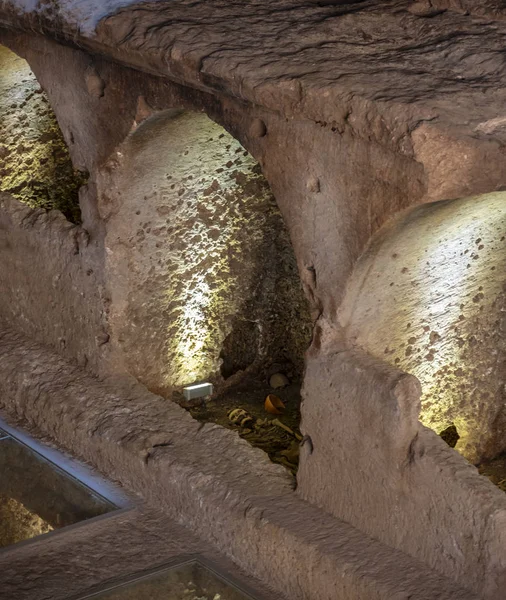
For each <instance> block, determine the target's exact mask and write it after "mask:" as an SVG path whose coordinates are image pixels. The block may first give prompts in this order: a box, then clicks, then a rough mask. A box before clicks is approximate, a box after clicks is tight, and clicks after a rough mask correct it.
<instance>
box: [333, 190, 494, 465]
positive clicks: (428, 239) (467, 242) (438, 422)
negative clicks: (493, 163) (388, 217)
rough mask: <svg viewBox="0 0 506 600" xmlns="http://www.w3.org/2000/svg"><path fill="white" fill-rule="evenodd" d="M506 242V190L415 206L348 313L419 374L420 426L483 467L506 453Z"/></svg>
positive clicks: (377, 252)
mask: <svg viewBox="0 0 506 600" xmlns="http://www.w3.org/2000/svg"><path fill="white" fill-rule="evenodd" d="M505 239H506V194H505V193H503V192H496V193H492V194H487V195H483V196H476V197H472V198H466V199H462V200H451V201H441V202H435V203H431V204H426V205H423V206H420V207H418V208H416V209H414V210H409V211H407V212H405V213H403V214H402V215H401V216H399V217H398V218H396V219H395V220H393V221H392V222H391V223H389V224H388V225H387V226H385V227H384V228H383V229H382V230H381V231H380V232H379V233H378V234H377V235H376V236H375V238H374V239H373V240H372V241H371V244H370V246H369V248H368V249H367V251H366V252H365V253H364V255H363V256H362V258H361V260H360V261H359V263H358V264H357V267H356V269H355V272H354V274H353V277H352V279H351V281H350V284H349V286H348V290H347V295H346V299H345V301H344V303H343V306H342V309H341V313H340V317H341V321H342V324H343V325H344V326H345V328H346V330H347V334H348V336H349V337H350V338H351V339H352V340H353V342H354V343H356V344H357V345H359V346H361V347H362V348H364V349H365V350H367V352H369V353H370V354H372V355H373V356H375V357H377V358H381V359H382V360H384V361H386V362H388V363H390V364H392V365H393V366H396V367H398V368H400V369H402V370H404V371H407V372H408V373H412V374H414V375H416V377H417V378H418V379H419V381H420V382H421V384H422V406H421V413H420V420H421V421H422V423H423V424H424V425H426V426H428V427H430V428H431V429H434V430H435V431H436V432H437V433H442V432H445V433H443V435H444V436H445V437H447V439H448V441H449V442H450V443H451V444H452V445H455V444H456V449H457V450H458V451H460V452H461V453H462V454H463V455H464V456H466V457H467V458H468V459H469V460H471V461H472V462H473V463H475V464H478V463H480V462H482V461H483V460H484V459H491V458H494V457H495V456H497V455H498V454H500V453H501V452H504V450H506V436H505V433H506V412H505V410H504V397H505V392H504V390H505V384H506V370H505V365H506V345H505V342H504V328H505V321H504V311H505V308H506V298H505V295H504V291H505V282H504V277H503V273H504V268H505V265H506V246H505V244H506V242H505ZM452 431H453V435H454V439H453V440H452V439H450V437H449V434H450V433H451V432H452ZM457 436H460V437H457Z"/></svg>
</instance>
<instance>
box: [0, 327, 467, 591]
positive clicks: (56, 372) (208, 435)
mask: <svg viewBox="0 0 506 600" xmlns="http://www.w3.org/2000/svg"><path fill="white" fill-rule="evenodd" d="M0 345H1V348H0V408H1V409H2V410H3V411H7V412H8V414H9V415H10V416H11V418H14V419H18V420H23V421H24V422H25V427H26V426H28V427H30V428H37V429H38V430H39V431H41V432H42V433H43V434H45V435H48V436H50V437H51V438H52V439H57V440H58V442H59V444H61V445H63V446H64V447H65V446H66V447H67V448H69V447H70V446H71V447H72V449H73V451H74V452H75V453H77V454H78V456H79V457H80V458H82V459H85V460H87V461H90V462H91V463H92V464H94V465H95V466H96V467H98V468H99V469H100V470H101V471H102V472H103V473H105V474H107V475H108V476H109V477H112V478H114V479H119V480H121V481H122V482H124V484H125V485H126V486H127V487H128V488H129V489H131V490H132V491H135V492H137V493H139V494H141V495H143V496H144V497H145V499H146V501H147V502H148V503H150V504H155V505H156V506H157V507H160V508H162V509H163V510H164V511H166V512H167V513H168V514H169V515H170V516H171V517H172V518H173V519H174V520H175V521H176V522H177V523H179V524H184V525H185V526H186V527H189V528H190V529H192V531H194V532H198V533H199V535H200V536H201V537H203V538H204V540H205V541H207V542H210V543H212V544H214V545H215V546H218V548H219V550H220V551H221V552H222V553H223V554H224V555H226V556H229V557H230V558H233V560H234V561H235V562H236V563H237V564H238V565H239V566H240V567H241V568H243V569H244V570H245V571H247V572H248V573H250V574H251V575H252V576H255V577H257V578H258V579H260V580H261V581H265V582H268V584H269V585H270V587H272V588H273V589H274V590H277V591H282V593H284V594H286V595H287V596H288V597H290V598H311V599H313V598H314V599H315V600H316V599H318V600H335V599H336V598H340V599H341V598H342V599H343V600H392V599H396V600H397V599H398V600H403V599H405V598H410V599H411V600H434V598H438V600H456V598H458V599H459V600H478V597H477V596H475V595H474V594H472V593H470V592H468V591H466V590H464V589H462V588H460V587H459V586H458V585H456V584H454V583H452V582H450V581H449V580H447V579H446V578H444V577H441V576H439V575H437V574H436V573H434V572H433V571H430V570H429V569H427V568H426V567H425V566H424V565H423V564H422V563H420V562H418V561H416V560H412V559H410V558H409V557H408V556H407V555H404V554H403V553H401V552H397V551H393V550H392V549H391V548H389V547H387V546H384V545H383V544H381V543H379V542H376V541H375V540H373V539H371V538H368V537H366V536H364V535H363V534H362V533H360V532H359V531H358V530H356V529H354V528H353V527H351V526H349V525H347V524H346V523H343V522H341V521H338V520H336V519H334V518H332V517H330V516H328V515H326V514H325V513H323V512H321V511H319V510H318V509H316V508H315V507H313V506H311V505H309V504H306V503H305V502H303V501H301V500H300V499H298V498H297V497H296V495H295V494H294V493H293V491H292V490H291V485H290V478H289V477H288V475H287V474H286V473H285V471H284V469H283V468H282V467H277V466H275V465H273V464H271V463H269V461H268V459H267V458H266V457H265V456H262V453H261V451H259V450H255V449H253V448H251V447H249V446H248V445H247V444H246V443H245V442H243V441H242V440H240V439H239V438H238V437H237V436H235V435H234V434H233V433H232V432H230V431H227V430H224V429H222V428H220V427H217V426H213V425H206V426H204V427H200V425H199V424H198V423H197V422H195V421H193V420H192V419H191V418H190V417H189V416H188V414H187V413H185V412H184V411H183V410H182V409H180V408H179V407H177V406H175V405H167V404H166V403H165V402H164V401H163V400H161V399H160V398H158V397H156V396H153V395H152V394H150V393H149V392H147V391H146V390H145V389H144V388H142V386H139V384H137V383H132V382H128V381H124V380H123V381H122V380H116V381H114V380H109V381H104V382H100V381H96V380H93V379H91V378H90V377H89V376H86V375H85V374H84V373H82V372H80V371H79V370H78V369H76V368H75V367H71V366H69V365H68V364H66V363H65V362H63V361H62V360H61V359H60V358H58V357H56V356H55V355H51V354H48V352H47V351H46V350H45V349H43V348H42V347H40V346H37V345H36V344H33V343H30V342H26V341H25V340H23V339H22V338H21V337H20V336H18V335H16V334H14V333H12V332H8V331H3V332H2V333H1V336H0ZM27 373H30V374H31V375H30V377H27V375H26V374H27ZM127 514H128V513H127ZM155 529H156V527H155ZM90 531H91V530H90ZM150 535H152V534H150ZM153 535H156V536H157V537H158V539H162V540H165V536H164V534H163V530H162V529H160V528H158V529H157V530H156V532H155V533H154V534H153ZM56 539H57V538H56V537H55V538H54V540H56ZM119 540H120V538H118V541H119ZM168 547H169V548H172V547H173V545H169V546H168ZM280 547H282V549H283V550H282V552H280ZM120 548H121V549H120ZM122 551H123V545H121V543H120V545H119V546H117V547H116V549H115V550H114V552H113V554H112V556H113V557H114V556H118V553H119V552H122ZM126 551H127V556H128V557H129V561H130V559H134V555H137V553H138V550H137V546H135V550H134V547H130V549H128V548H127V550H126ZM76 560H77V561H78V560H79V559H78V557H77V556H76ZM143 560H144V559H143ZM1 561H2V557H1V555H0V566H1V565H2V562H1ZM144 562H145V561H144ZM105 564H110V563H109V561H106V563H105ZM121 564H122V563H121V561H118V565H117V567H116V568H115V569H114V572H115V573H117V572H118V567H121ZM128 564H131V563H130V562H128ZM124 566H127V563H125V565H124ZM15 568H16V565H15V563H14V569H15ZM47 568H48V567H47V566H46V567H45V569H47ZM98 568H99V565H97V566H96V567H94V569H93V571H95V569H98ZM121 568H123V567H121ZM53 569H54V565H53V566H50V570H52V571H53V575H52V577H54V576H55V571H54V570H53ZM15 572H16V571H14V573H13V571H9V574H10V577H13V578H14V581H19V577H18V576H17V575H15ZM0 573H2V571H1V570H0ZM33 576H34V577H39V575H38V574H37V571H35V573H34V575H33ZM2 577H5V575H1V574H0V582H1V581H2ZM52 577H51V578H52ZM87 580H88V581H89V578H88V579H87ZM53 581H54V580H53ZM20 584H21V586H22V589H28V590H30V588H31V583H30V579H29V578H26V577H24V578H23V579H22V581H21V582H20ZM28 597H29V598H30V600H32V598H31V597H30V596H28Z"/></svg>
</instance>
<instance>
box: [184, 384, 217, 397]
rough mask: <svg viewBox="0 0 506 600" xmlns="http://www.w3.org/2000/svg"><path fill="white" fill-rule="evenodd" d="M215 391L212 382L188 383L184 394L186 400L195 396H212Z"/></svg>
mask: <svg viewBox="0 0 506 600" xmlns="http://www.w3.org/2000/svg"><path fill="white" fill-rule="evenodd" d="M212 393H213V384H212V383H197V384H195V385H188V386H187V387H184V388H183V395H184V397H185V398H186V400H193V399H194V398H203V397H204V396H210V395H211V394H212Z"/></svg>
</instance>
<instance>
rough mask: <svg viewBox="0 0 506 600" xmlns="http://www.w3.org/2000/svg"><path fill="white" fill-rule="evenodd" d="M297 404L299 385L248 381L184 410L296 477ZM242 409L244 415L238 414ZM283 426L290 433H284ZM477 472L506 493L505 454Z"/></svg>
mask: <svg viewBox="0 0 506 600" xmlns="http://www.w3.org/2000/svg"><path fill="white" fill-rule="evenodd" d="M269 394H275V395H276V396H278V397H279V398H280V399H281V400H282V401H283V403H284V405H285V409H284V411H283V412H282V414H280V415H273V414H269V413H268V412H267V411H266V409H265V399H266V397H267V396H268V395H269ZM300 402H301V396H300V384H290V385H288V386H287V387H284V388H282V389H272V388H271V387H270V386H269V385H267V384H262V383H261V382H258V381H250V382H248V383H243V384H242V385H241V386H239V387H237V388H234V389H232V390H229V391H227V392H225V393H224V394H222V395H220V396H218V397H216V398H213V399H212V400H210V401H207V402H205V403H202V404H200V405H198V406H193V407H186V408H187V410H188V411H189V412H190V414H191V415H192V416H193V417H194V418H195V419H197V420H198V421H200V422H203V423H207V422H212V423H217V424H218V425H222V426H223V427H227V428H228V429H232V430H233V431H236V432H237V434H238V435H239V436H240V437H242V438H243V439H245V440H246V441H248V442H249V443H250V444H251V445H252V446H255V447H256V448H260V449H262V450H264V452H267V454H268V455H269V458H270V459H271V460H272V462H274V463H279V464H281V465H283V466H285V467H286V468H287V469H289V470H290V472H291V473H292V474H293V475H296V474H297V468H298V464H299V448H300V444H301V441H302V435H301V433H300V429H299V425H300ZM241 409H242V411H244V412H243V413H241V412H239V411H240V410H241ZM283 426H286V427H288V429H289V430H290V431H291V432H292V433H290V431H287V430H285V429H283ZM442 437H443V439H445V441H446V442H447V443H448V444H449V445H450V446H452V447H453V446H454V445H455V443H456V439H453V438H452V437H451V435H447V434H445V435H442ZM478 471H479V473H480V474H481V475H484V476H485V477H488V479H490V481H491V482H492V483H493V484H494V485H496V486H497V487H498V488H499V489H501V490H502V491H504V492H506V454H504V455H502V456H499V457H497V458H496V459H494V460H492V461H490V462H488V463H483V464H482V465H480V466H479V467H478Z"/></svg>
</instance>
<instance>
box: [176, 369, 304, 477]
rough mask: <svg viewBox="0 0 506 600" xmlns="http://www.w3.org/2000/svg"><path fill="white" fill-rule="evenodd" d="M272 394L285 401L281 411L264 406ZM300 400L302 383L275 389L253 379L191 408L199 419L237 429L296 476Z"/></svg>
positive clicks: (252, 443)
mask: <svg viewBox="0 0 506 600" xmlns="http://www.w3.org/2000/svg"><path fill="white" fill-rule="evenodd" d="M269 394H274V395H276V396H277V397H279V398H280V399H281V400H282V401H283V403H284V405H285V409H284V410H283V411H282V414H270V413H269V412H267V410H266V409H265V399H266V397H267V396H268V395H269ZM300 400H301V397H300V384H290V385H288V386H286V387H284V388H282V389H272V388H271V387H270V386H269V385H268V384H263V383H261V382H258V381H250V382H248V383H243V384H241V385H240V386H238V387H236V388H234V389H233V390H230V391H227V392H225V393H224V394H223V395H220V396H219V397H217V398H213V399H212V400H210V401H208V402H206V403H203V404H202V405H200V406H194V407H190V408H188V410H189V412H190V413H191V415H192V416H193V417H194V418H195V419H197V420H198V421H201V422H213V423H218V424H219V425H222V426H223V427H227V428H228V429H232V430H233V431H236V432H237V433H238V435H239V436H240V437H242V438H243V439H245V440H246V441H248V442H249V443H250V444H251V445H252V446H255V447H256V448H261V449H262V450H264V451H265V452H267V454H268V455H269V458H270V459H271V460H272V461H273V462H275V463H279V464H282V465H283V466H285V467H286V468H287V469H289V470H290V472H291V473H293V474H294V475H295V474H296V472H297V467H298V463H299V445H300V443H301V440H302V436H301V434H300V430H299V424H300ZM236 409H242V411H243V412H240V410H236Z"/></svg>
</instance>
